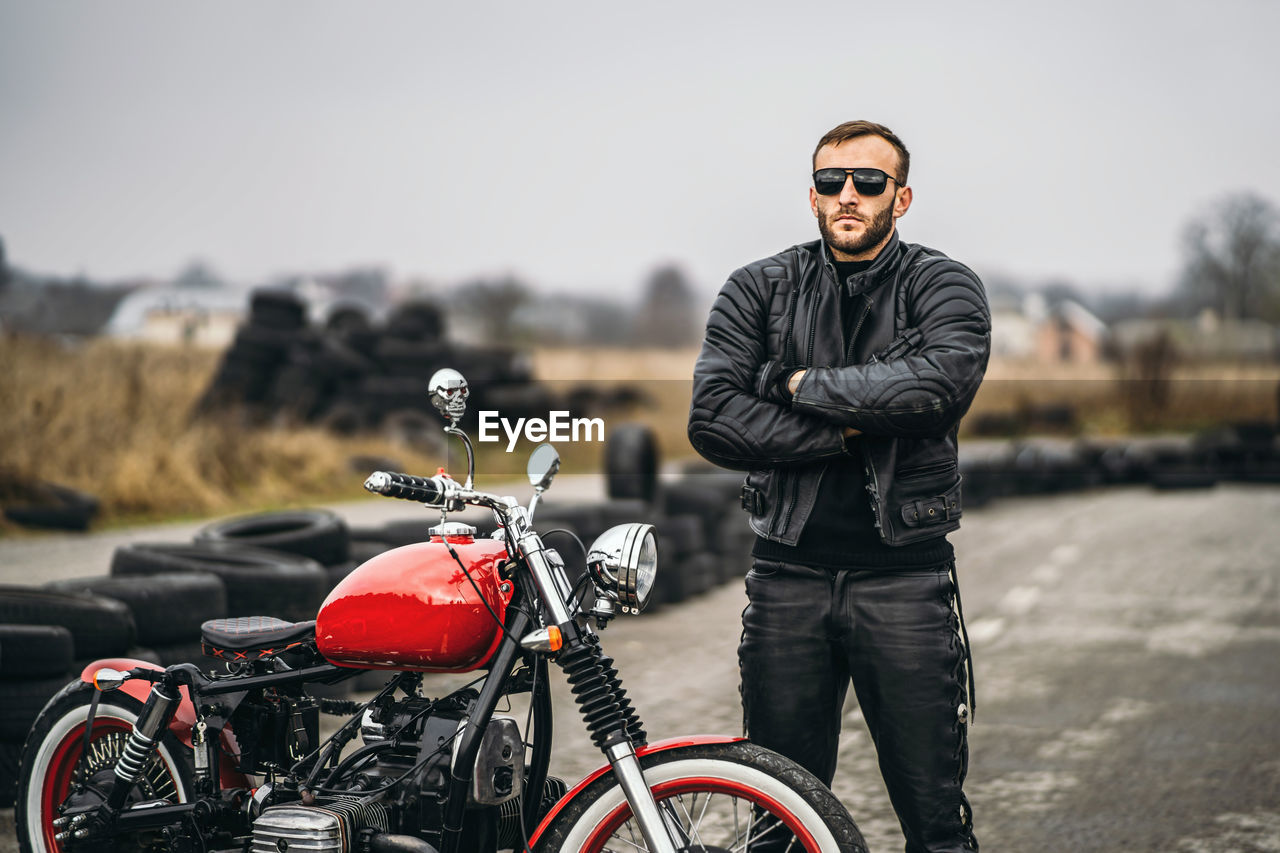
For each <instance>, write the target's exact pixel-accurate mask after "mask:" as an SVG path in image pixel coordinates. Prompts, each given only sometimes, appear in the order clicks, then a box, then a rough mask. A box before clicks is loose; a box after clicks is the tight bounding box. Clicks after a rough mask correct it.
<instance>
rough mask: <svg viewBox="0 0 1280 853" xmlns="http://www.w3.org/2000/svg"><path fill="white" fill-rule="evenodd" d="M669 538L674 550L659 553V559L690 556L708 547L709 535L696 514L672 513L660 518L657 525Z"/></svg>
mask: <svg viewBox="0 0 1280 853" xmlns="http://www.w3.org/2000/svg"><path fill="white" fill-rule="evenodd" d="M655 526H656V527H657V529H658V531H659V532H660V533H661V534H662V535H663V536H665V537H666V538H667V540H668V541H669V542H670V544H671V546H672V548H673V549H674V550H672V551H668V552H667V553H666V554H662V553H659V559H664V558H671V557H675V558H677V559H679V558H683V557H688V556H690V555H692V554H696V553H698V552H699V551H705V550H706V549H707V536H706V533H705V532H703V526H702V519H700V518H698V517H697V516H696V515H672V516H668V517H667V518H662V519H659V520H658V523H657V524H656V525H655Z"/></svg>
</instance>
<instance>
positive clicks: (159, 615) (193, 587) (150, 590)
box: [44, 572, 227, 646]
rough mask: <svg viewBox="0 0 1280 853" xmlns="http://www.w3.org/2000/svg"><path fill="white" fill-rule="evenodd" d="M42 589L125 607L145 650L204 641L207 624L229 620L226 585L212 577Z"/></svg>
mask: <svg viewBox="0 0 1280 853" xmlns="http://www.w3.org/2000/svg"><path fill="white" fill-rule="evenodd" d="M44 588H45V589H51V590H55V591H58V592H69V593H85V592H87V593H92V594H94V595H101V596H104V597H106V598H114V599H115V600H116V601H121V602H123V603H124V604H125V605H127V606H128V608H129V610H130V612H131V613H133V621H134V624H135V625H137V628H138V642H139V643H141V644H143V645H146V646H150V645H154V644H159V645H164V644H168V643H178V642H184V641H186V642H189V641H190V640H191V639H193V638H198V637H199V636H200V626H201V625H203V624H204V623H205V622H206V621H207V620H209V619H221V618H223V617H224V616H226V615H227V589H226V586H225V585H224V584H223V583H222V579H221V578H219V577H218V576H217V575H215V574H212V573H210V572H169V573H167V574H155V575H149V576H147V577H137V576H114V577H113V576H110V575H107V576H104V577H94V578H74V579H71V580H60V581H51V582H49V583H47V584H45V585H44Z"/></svg>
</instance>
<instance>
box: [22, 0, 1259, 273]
mask: <svg viewBox="0 0 1280 853" xmlns="http://www.w3.org/2000/svg"><path fill="white" fill-rule="evenodd" d="M1278 36H1280V3H1276V2H1271V0H1235V2H1220V0H1219V2H1214V3H1212V4H1210V3H1207V2H1205V3H1179V2H1161V3H1153V2H1143V3H1137V2H1129V3H1123V2H1073V3H1053V4H1047V3H1044V4H1042V3H1012V2H1010V3H1002V4H995V3H955V2H928V3H925V2H921V3H889V2H881V3H876V4H869V3H857V2H848V0H846V2H842V3H809V2H797V0H788V2H742V0H739V2H734V3H725V4H710V3H695V2H688V0H685V2H677V3H666V2H645V3H628V4H625V6H624V4H615V3H607V2H599V0H596V2H553V1H552V0H544V2H541V3H530V2H520V3H450V4H445V3H432V2H427V0H413V2H385V1H380V2H342V3H338V2H325V0H308V2H252V3H251V2H218V3H207V2H206V3H200V4H196V3H175V2H171V0H163V2H160V1H159V0H157V2H102V0H56V2H41V0H25V2H24V1H23V0H0V235H2V236H3V238H4V240H5V242H6V245H7V248H8V253H9V256H10V259H11V261H12V262H14V263H16V264H18V265H20V266H23V267H25V268H28V269H31V270H37V271H43V272H50V273H59V274H72V273H77V272H84V273H86V274H88V275H90V276H92V277H94V278H105V279H115V278H123V277H130V276H135V275H146V276H165V275H172V274H173V273H174V272H176V271H177V270H178V269H179V268H180V267H182V266H183V265H184V264H185V263H186V262H187V261H188V260H190V259H192V258H195V257H200V258H205V259H207V260H208V261H209V262H211V263H212V264H213V266H214V267H215V268H216V269H218V270H219V271H221V272H222V273H223V274H224V275H225V276H228V277H230V278H232V279H235V280H239V281H242V282H245V283H255V282H260V281H262V280H265V279H266V278H268V277H269V276H271V275H273V274H277V273H281V272H286V271H297V270H313V271H326V270H337V269H341V268H346V267H349V266H353V265H379V266H384V267H386V268H387V269H389V270H390V271H391V273H392V274H393V275H394V276H396V277H397V278H409V277H421V278H425V279H427V280H430V281H434V282H439V283H442V284H449V283H452V282H454V281H457V280H459V279H462V278H465V277H469V276H472V275H485V274H493V273H503V272H507V271H511V272H517V273H519V274H520V275H522V276H523V277H525V278H526V279H527V280H529V281H530V282H531V283H533V284H534V285H536V286H538V287H540V288H544V289H546V290H571V291H577V292H585V291H591V290H595V291H598V292H601V293H605V294H616V293H627V292H634V291H636V290H638V288H639V286H640V283H641V282H642V281H643V279H644V277H645V275H646V273H647V272H648V271H649V270H650V269H651V268H652V267H653V266H654V265H655V264H658V263H661V262H665V261H675V262H678V263H680V264H682V265H683V266H684V267H685V268H686V269H687V270H688V271H689V272H690V274H691V275H692V277H693V278H694V279H695V280H696V281H697V282H698V283H699V284H700V285H702V286H704V287H706V288H708V289H710V288H714V287H718V286H719V284H720V283H721V282H723V280H724V278H725V276H726V275H727V274H728V273H729V272H730V271H732V270H733V269H734V268H735V267H737V266H740V265H742V264H744V263H746V262H748V261H750V260H753V259H755V258H759V257H763V256H765V255H769V254H772V253H774V252H776V251H778V250H780V249H782V248H785V247H786V246H788V245H791V244H792V243H796V242H801V241H805V240H809V239H812V238H813V237H815V236H816V227H815V224H814V220H813V218H812V216H811V214H810V213H809V209H808V202H807V196H806V193H807V188H808V184H809V178H808V174H809V171H810V166H809V154H810V152H811V150H812V147H813V145H814V143H815V142H816V140H817V138H818V137H819V136H821V134H822V133H823V132H825V131H826V130H828V129H829V128H830V127H831V126H833V125H835V124H837V123H839V122H841V121H844V120H847V119H850V118H869V119H873V120H877V121H881V122H883V123H885V124H887V125H889V126H890V127H892V128H893V129H894V130H895V131H897V132H898V133H899V135H900V136H901V137H902V138H903V139H904V140H905V142H906V143H907V146H908V147H909V148H910V149H911V152H912V170H911V184H912V186H913V188H914V191H915V202H914V205H913V207H912V209H911V211H910V213H909V214H908V215H907V217H906V218H905V219H903V220H901V221H900V223H899V228H900V230H901V233H902V234H903V236H904V238H905V239H907V240H909V241H912V242H921V243H925V244H927V245H931V246H934V247H936V248H939V249H941V250H943V251H945V252H947V253H948V254H950V255H951V256H953V257H955V258H957V259H959V260H962V261H964V262H966V263H968V264H969V265H971V266H973V267H974V268H976V269H977V270H979V272H982V273H984V274H990V273H1005V274H1008V275H1013V276H1018V277H1021V278H1025V279H1030V280H1044V279H1048V278H1062V279H1066V280H1069V281H1073V282H1076V283H1079V284H1081V285H1083V286H1085V287H1087V288H1089V289H1094V290H1098V289H1102V288H1120V287H1137V288H1141V289H1144V290H1146V291H1149V292H1156V291H1160V290H1164V289H1166V288H1167V287H1168V286H1169V285H1170V283H1171V282H1172V280H1173V278H1174V276H1175V275H1176V271H1177V268H1178V265H1179V260H1180V252H1179V239H1178V236H1179V232H1180V230H1181V228H1182V226H1183V224H1184V223H1185V222H1186V221H1187V220H1188V218H1190V217H1192V216H1194V215H1196V214H1197V213H1198V212H1201V211H1203V210H1204V209H1205V208H1206V206H1208V205H1209V204H1210V203H1211V202H1212V201H1213V200H1215V199H1217V198H1220V197H1221V196H1222V195H1224V194H1226V193H1228V192H1234V191H1241V190H1253V191H1255V192H1257V193H1259V194H1261V195H1264V196H1266V197H1268V198H1269V199H1271V200H1272V201H1273V202H1276V201H1280V155H1278V154H1277V151H1278V150H1280V132H1278V131H1280V106H1278V105H1280V96H1277V94H1276V87H1277V83H1280V73H1278V72H1280V59H1277V56H1280V51H1278V50H1277V47H1276V40H1277V37H1278Z"/></svg>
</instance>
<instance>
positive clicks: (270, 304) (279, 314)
mask: <svg viewBox="0 0 1280 853" xmlns="http://www.w3.org/2000/svg"><path fill="white" fill-rule="evenodd" d="M249 322H250V323H252V324H253V325H254V326H259V327H262V328H267V329H301V328H303V327H304V326H306V324H307V306H306V304H305V303H304V302H303V301H302V299H300V298H299V297H298V295H297V294H295V293H292V292H291V291H287V290H276V289H271V288H260V289H258V290H255V291H254V292H253V295H252V296H250V297H249Z"/></svg>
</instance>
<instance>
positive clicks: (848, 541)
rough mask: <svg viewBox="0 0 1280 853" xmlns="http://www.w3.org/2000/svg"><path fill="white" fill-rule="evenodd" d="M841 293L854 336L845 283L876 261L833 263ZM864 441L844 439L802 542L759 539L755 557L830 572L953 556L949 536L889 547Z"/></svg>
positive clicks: (853, 302)
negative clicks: (879, 524)
mask: <svg viewBox="0 0 1280 853" xmlns="http://www.w3.org/2000/svg"><path fill="white" fill-rule="evenodd" d="M832 263H833V264H834V265H835V268H836V281H837V290H838V291H839V293H840V322H841V323H843V324H844V326H845V330H846V333H851V332H852V331H853V329H852V328H851V326H852V324H853V322H854V319H853V318H854V316H855V314H854V310H855V308H856V306H857V304H858V301H859V300H857V299H855V296H854V294H853V293H851V292H850V290H849V288H848V287H846V286H845V281H846V280H847V279H848V278H849V276H851V275H853V274H854V273H858V272H862V271H863V270H865V269H867V268H868V267H870V266H871V264H872V263H874V261H833V262H832ZM861 443H862V438H861V436H854V437H853V438H847V439H845V447H846V448H848V453H849V455H847V456H841V457H838V458H836V459H834V460H832V461H830V462H828V463H827V470H826V471H825V472H824V473H823V475H822V483H821V484H820V486H819V488H818V498H817V501H816V502H815V503H814V506H813V512H812V513H810V515H809V519H808V521H806V522H805V526H804V530H803V531H802V532H801V534H800V541H799V542H798V543H796V544H795V545H783V544H781V543H778V542H770V541H769V540H767V539H763V538H757V539H756V544H755V547H754V548H752V551H751V553H752V555H753V556H756V557H763V558H765V559H774V560H783V561H786V562H791V563H801V564H803V565H807V566H822V567H825V568H830V569H912V568H928V567H931V566H936V565H939V564H941V563H945V562H947V561H948V560H951V559H952V558H953V557H954V553H955V552H954V550H953V549H952V547H951V543H950V542H948V541H947V540H946V537H945V536H939V537H937V538H935V539H928V540H925V541H924V542H916V543H914V544H911V545H898V546H893V545H886V544H885V543H884V541H883V540H882V539H881V538H880V531H879V530H877V529H876V519H875V514H874V513H872V512H871V496H870V493H869V492H868V491H867V475H866V470H865V469H864V468H863V465H864V462H863V456H862V446H861Z"/></svg>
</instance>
